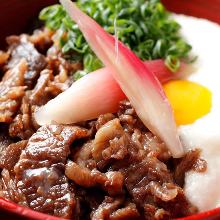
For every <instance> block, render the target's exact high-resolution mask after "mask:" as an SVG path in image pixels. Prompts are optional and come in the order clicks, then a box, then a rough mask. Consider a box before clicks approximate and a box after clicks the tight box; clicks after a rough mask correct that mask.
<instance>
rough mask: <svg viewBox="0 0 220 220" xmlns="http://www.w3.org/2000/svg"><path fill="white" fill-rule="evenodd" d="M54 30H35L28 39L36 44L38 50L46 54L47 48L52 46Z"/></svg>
mask: <svg viewBox="0 0 220 220" xmlns="http://www.w3.org/2000/svg"><path fill="white" fill-rule="evenodd" d="M52 36H53V31H51V30H49V29H48V28H43V29H38V30H35V31H34V33H33V34H32V35H30V36H28V40H29V41H30V42H31V43H32V44H34V46H35V47H36V48H37V50H38V51H40V52H41V53H43V54H46V52H47V50H48V49H49V48H50V47H51V46H52V44H53V41H52Z"/></svg>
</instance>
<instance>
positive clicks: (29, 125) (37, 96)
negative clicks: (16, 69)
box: [9, 70, 52, 139]
mask: <svg viewBox="0 0 220 220" xmlns="http://www.w3.org/2000/svg"><path fill="white" fill-rule="evenodd" d="M51 77H52V72H51V71H50V70H43V71H42V72H41V74H40V77H39V79H38V81H37V84H36V85H35V87H34V89H33V90H28V91H26V93H25V96H24V97H23V99H22V104H21V107H20V111H19V112H18V114H17V115H16V117H15V118H14V120H13V122H12V123H11V124H10V127H9V134H10V136H11V137H19V138H21V139H28V138H29V137H30V136H31V135H32V134H33V133H34V132H35V131H36V130H37V128H39V126H38V125H37V124H36V123H35V119H34V117H33V114H34V112H35V110H36V109H37V107H38V106H41V105H43V104H46V103H47V102H48V101H49V100H50V99H51V95H50V94H49V93H48V92H47V86H48V83H49V80H50V79H51Z"/></svg>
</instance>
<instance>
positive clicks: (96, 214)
mask: <svg viewBox="0 0 220 220" xmlns="http://www.w3.org/2000/svg"><path fill="white" fill-rule="evenodd" d="M123 201H124V199H123V198H117V199H114V198H111V197H105V199H104V201H103V202H102V203H101V204H100V205H99V207H98V208H97V209H96V210H95V211H93V212H92V213H91V219H92V220H105V219H109V217H110V215H111V214H112V213H113V212H114V211H116V210H117V209H118V208H119V207H120V205H122V204H123Z"/></svg>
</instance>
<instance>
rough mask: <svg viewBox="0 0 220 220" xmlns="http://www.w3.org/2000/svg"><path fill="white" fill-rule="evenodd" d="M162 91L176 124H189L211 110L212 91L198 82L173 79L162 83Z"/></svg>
mask: <svg viewBox="0 0 220 220" xmlns="http://www.w3.org/2000/svg"><path fill="white" fill-rule="evenodd" d="M164 91H165V93H166V95H167V98H168V100H169V101H170V104H171V106H172V108H173V111H174V116H175V120H176V123H177V125H185V124H191V123H193V122H194V121H196V120H197V119H199V118H201V117H202V116H204V115H206V114H207V113H209V112H210V110H211V107H212V93H211V92H210V90H208V89H207V88H206V87H204V86H202V85H199V84H198V83H195V82H190V81H188V80H174V81H170V82H168V83H166V84H164Z"/></svg>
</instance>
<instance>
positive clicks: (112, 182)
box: [65, 161, 124, 195]
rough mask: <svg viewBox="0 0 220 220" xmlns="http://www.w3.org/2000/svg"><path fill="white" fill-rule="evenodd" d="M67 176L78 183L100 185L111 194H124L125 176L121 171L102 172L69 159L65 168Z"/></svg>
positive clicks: (88, 185) (87, 185)
mask: <svg viewBox="0 0 220 220" xmlns="http://www.w3.org/2000/svg"><path fill="white" fill-rule="evenodd" d="M65 174H66V176H67V177H68V178H69V179H71V180H73V181H74V182H75V183H76V184H78V185H80V186H83V187H86V188H90V187H95V186H100V187H101V188H102V189H104V190H106V191H107V192H108V194H109V195H118V194H123V190H122V188H123V182H124V178H123V175H122V174H121V173H120V172H117V171H108V172H107V173H101V172H100V171H98V170H97V169H93V170H89V169H88V168H86V167H81V166H79V165H78V164H76V163H74V162H71V161H69V163H68V164H67V166H66V170H65Z"/></svg>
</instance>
